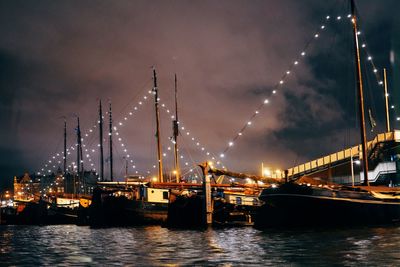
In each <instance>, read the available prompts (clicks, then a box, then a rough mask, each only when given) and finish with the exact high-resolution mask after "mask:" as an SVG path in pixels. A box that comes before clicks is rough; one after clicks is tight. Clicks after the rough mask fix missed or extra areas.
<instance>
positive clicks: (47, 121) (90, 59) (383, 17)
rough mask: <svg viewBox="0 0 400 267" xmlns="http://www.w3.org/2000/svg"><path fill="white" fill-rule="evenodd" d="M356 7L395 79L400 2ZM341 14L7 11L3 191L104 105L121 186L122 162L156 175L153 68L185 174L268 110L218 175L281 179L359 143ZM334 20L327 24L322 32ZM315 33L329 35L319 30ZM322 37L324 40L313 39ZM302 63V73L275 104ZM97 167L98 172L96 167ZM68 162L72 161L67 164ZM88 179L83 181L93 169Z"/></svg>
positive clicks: (144, 8) (88, 7)
mask: <svg viewBox="0 0 400 267" xmlns="http://www.w3.org/2000/svg"><path fill="white" fill-rule="evenodd" d="M358 2H359V3H358ZM357 4H358V11H359V13H360V16H361V17H360V24H361V25H360V30H361V35H360V38H365V39H366V44H367V48H368V51H369V52H370V54H371V55H372V57H373V61H374V64H375V65H376V67H377V69H378V71H379V72H381V70H382V68H383V67H387V68H388V71H389V75H392V72H393V71H396V72H397V74H398V73H400V72H399V69H398V66H397V58H398V54H397V53H399V52H400V49H399V47H400V44H399V43H400V40H399V39H398V37H396V36H399V34H400V27H399V26H398V25H399V19H398V18H397V17H395V15H397V14H396V13H395V12H396V11H397V10H399V8H400V2H399V1H396V0H392V1H390V0H384V1H373V0H363V1H357ZM348 13H349V2H348V1H345V0H340V1H333V0H330V1H318V0H313V1H311V0H307V1H294V0H291V1H289V0H284V1H283V0H264V1H41V0H40V1H11V0H10V1H4V0H1V1H0V36H1V37H0V123H1V126H2V127H1V128H2V129H1V132H0V140H1V141H0V191H1V190H2V189H3V188H4V187H5V186H11V182H12V178H13V176H14V175H21V174H23V173H24V172H25V171H28V172H30V173H32V172H37V171H38V170H40V169H41V168H42V166H43V165H44V164H45V163H46V162H47V161H48V160H49V159H50V160H51V156H53V155H55V154H56V153H60V152H61V151H62V149H63V148H62V146H63V122H64V119H63V117H66V118H67V123H68V146H71V145H73V144H74V143H75V141H76V137H75V130H74V129H75V127H76V117H75V116H76V115H79V116H80V118H81V128H82V132H83V133H85V132H88V131H89V128H91V127H92V126H93V125H95V124H96V122H97V120H98V118H97V116H98V111H97V105H98V101H99V99H102V100H103V103H104V104H105V106H104V107H103V108H104V110H106V109H107V108H108V107H107V104H108V101H111V102H112V105H113V115H114V121H115V123H116V126H117V127H118V128H119V131H118V132H119V136H118V137H117V136H115V139H114V142H115V147H114V150H115V162H116V163H115V164H116V166H115V176H117V177H120V179H122V177H123V175H124V167H123V162H124V159H123V157H124V156H125V154H126V153H125V152H124V151H123V149H124V148H126V149H127V151H128V153H129V154H130V156H131V157H130V159H132V160H133V161H134V162H133V163H130V164H129V173H132V174H134V173H135V171H136V170H137V171H138V173H140V174H147V171H150V173H151V174H152V175H153V174H156V169H154V168H153V165H155V164H156V145H155V137H154V134H155V126H154V125H155V117H154V112H153V110H154V106H153V102H152V99H151V100H149V99H147V100H146V99H144V98H143V96H145V95H146V96H147V97H151V95H149V94H148V91H149V90H151V88H152V68H151V67H152V66H155V67H156V69H157V72H158V75H159V81H158V83H159V84H158V85H159V94H160V98H161V102H162V103H164V104H165V105H167V106H168V108H170V109H171V111H173V109H172V107H173V105H174V102H173V101H174V94H173V90H174V80H173V79H174V78H173V77H174V73H176V74H177V76H178V89H179V92H178V98H179V108H180V114H179V117H180V121H181V123H182V125H183V126H184V127H185V130H182V131H181V132H182V136H181V137H180V141H182V142H181V144H180V145H181V149H180V152H181V154H182V155H183V156H184V159H182V160H181V165H184V166H185V163H186V162H188V165H187V166H185V167H186V170H188V169H189V168H190V167H192V166H194V165H195V164H196V163H200V162H202V161H204V160H206V158H207V157H206V156H205V152H204V151H209V152H211V153H212V154H214V155H216V156H218V155H220V154H221V153H222V152H223V151H224V150H225V148H226V147H227V146H228V143H229V142H230V141H231V140H232V139H233V138H234V137H235V135H236V134H237V133H238V132H239V131H240V129H241V128H242V127H243V126H244V125H245V124H246V122H247V121H248V120H249V118H250V117H251V115H252V114H253V113H254V112H255V111H256V109H257V107H258V106H260V104H262V103H263V101H264V99H266V98H268V99H269V101H270V102H269V103H268V104H267V105H265V106H264V108H263V109H262V110H260V113H259V114H258V115H257V116H256V117H255V118H254V119H252V120H251V122H252V124H251V125H249V127H248V128H247V129H246V130H245V131H244V132H243V135H242V136H240V137H239V138H238V139H237V140H236V141H235V142H234V145H233V146H232V147H230V148H229V150H228V151H227V152H226V153H225V157H224V158H223V160H222V161H223V164H224V165H225V166H226V167H227V168H228V169H230V170H232V171H242V172H252V173H258V172H259V169H260V166H261V162H264V164H265V165H268V166H271V167H273V168H287V167H291V166H293V165H295V164H297V163H301V162H304V161H306V160H309V159H313V158H315V157H319V156H322V155H324V154H327V153H332V152H335V151H336V150H338V149H342V148H344V147H347V146H350V145H354V144H356V143H358V140H359V138H358V131H359V130H358V128H357V114H356V106H355V104H356V100H355V82H354V77H355V75H354V69H353V64H354V63H353V62H354V58H353V51H352V50H353V44H352V36H351V31H352V29H351V24H350V22H349V19H347V17H346V16H347V14H348ZM328 14H329V15H331V20H329V21H326V19H325V17H326V16H327V15H328ZM339 15H340V16H342V17H343V18H342V19H341V20H337V16H339ZM321 25H325V26H326V28H325V29H324V30H320V26H321ZM317 31H319V32H320V33H319V37H318V38H314V34H315V33H316V32H317ZM396 38H397V39H396ZM310 40H313V41H312V42H311V44H310V45H309V47H308V49H307V52H306V56H305V57H301V56H300V53H301V52H302V51H303V48H304V47H305V46H306V44H307V43H308V42H309V41H310ZM361 55H362V59H363V67H365V74H364V78H365V83H366V84H365V87H366V88H365V98H366V102H367V103H366V104H367V110H368V109H371V112H372V114H373V116H374V118H375V120H376V122H377V127H376V128H375V130H374V132H373V133H371V132H369V133H368V135H369V136H370V137H371V136H373V135H374V134H376V133H377V132H383V131H384V129H385V125H384V106H383V93H382V87H379V86H377V80H376V78H375V76H374V75H373V68H371V64H370V63H369V62H368V61H366V58H367V55H366V53H365V50H363V51H362V53H361ZM298 58H300V60H299V64H298V65H296V66H294V67H293V69H292V71H291V73H290V75H289V76H288V78H287V79H285V81H284V84H283V85H281V86H279V87H278V90H277V93H276V94H274V95H272V91H273V90H274V89H275V88H274V86H275V85H276V84H277V83H279V81H280V79H281V77H282V76H283V75H284V74H285V72H286V71H287V70H288V69H289V68H290V66H291V65H293V62H294V61H295V60H296V59H298ZM395 79H396V78H395V77H394V78H393V76H390V81H389V82H390V83H389V84H390V86H391V87H390V90H392V91H391V100H390V101H391V105H395V109H392V110H391V114H392V122H393V124H394V126H396V127H397V128H398V127H399V124H398V123H395V120H396V118H395V117H396V115H397V114H399V115H400V109H398V111H397V106H396V104H398V105H400V103H398V101H397V99H398V98H399V97H400V93H397V92H396V90H398V89H397V88H396V87H395V86H396V85H397V86H399V85H400V83H396V80H395ZM397 79H398V78H397ZM396 95H397V96H399V97H394V96H396ZM139 101H141V102H143V103H142V105H139ZM396 101H397V102H396ZM135 106H137V107H138V110H137V111H133V109H134V107H135ZM129 112H133V115H132V116H130V115H129ZM160 113H161V115H162V121H161V126H162V133H161V134H162V143H163V151H164V152H165V153H166V157H165V160H166V162H165V171H166V172H168V171H171V169H172V168H173V164H172V157H173V154H172V150H168V147H172V144H171V142H170V141H169V137H170V136H171V135H172V133H171V128H172V125H171V124H172V123H171V119H170V116H171V114H167V112H166V110H165V109H162V110H161V111H160ZM124 117H127V118H128V120H124ZM106 121H107V120H106ZM119 122H122V123H123V126H119V125H118V123H119ZM368 131H370V128H368ZM187 132H190V134H189V135H187ZM192 136H194V137H195V141H194V142H193V141H192V140H191V138H192ZM117 138H122V142H123V144H124V147H122V146H121V143H120V142H119V141H118V140H117ZM97 139H98V133H97V132H93V133H91V134H90V135H89V136H88V137H87V138H86V137H85V138H84V142H85V144H86V147H87V148H89V150H91V149H96V150H97V149H98V148H97V143H98V141H97ZM197 142H199V143H200V144H199V145H198V146H197V145H196V143H197ZM105 144H106V145H107V143H105ZM201 147H204V151H201ZM85 154H86V153H85ZM91 155H92V156H91V157H92V161H93V162H94V164H95V167H96V168H98V165H99V164H98V162H99V160H98V154H97V153H91ZM106 157H107V153H106ZM75 160H76V159H75V153H73V158H72V157H71V158H69V159H68V161H69V162H71V161H75ZM52 165H53V164H52ZM133 165H135V169H134V168H133V167H132V166H133ZM57 166H58V164H57ZM85 166H87V168H89V167H90V166H88V162H87V161H85ZM52 169H53V168H52ZM106 175H108V174H106Z"/></svg>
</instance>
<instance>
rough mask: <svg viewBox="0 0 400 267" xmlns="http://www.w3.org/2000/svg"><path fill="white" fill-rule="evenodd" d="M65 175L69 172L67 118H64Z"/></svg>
mask: <svg viewBox="0 0 400 267" xmlns="http://www.w3.org/2000/svg"><path fill="white" fill-rule="evenodd" d="M63 160H64V177H65V175H66V174H67V119H66V118H64V156H63Z"/></svg>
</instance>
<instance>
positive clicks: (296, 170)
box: [288, 130, 400, 177]
mask: <svg viewBox="0 0 400 267" xmlns="http://www.w3.org/2000/svg"><path fill="white" fill-rule="evenodd" d="M388 141H395V142H400V130H394V131H392V132H387V133H381V134H378V135H377V136H376V137H375V138H374V139H373V140H372V141H369V142H368V143H367V151H370V150H371V149H373V148H374V147H375V145H376V144H377V143H381V142H388ZM351 157H353V158H358V159H362V153H361V145H358V146H353V147H351V148H348V149H344V150H341V151H339V152H336V153H333V154H330V155H327V156H324V157H321V158H318V159H315V160H312V161H309V162H306V163H303V164H300V165H297V166H294V167H292V168H289V169H288V176H289V177H293V176H300V175H304V174H306V173H310V172H312V171H314V170H318V169H323V168H327V167H328V166H334V165H336V164H339V163H341V162H343V161H346V160H349V159H350V158H351Z"/></svg>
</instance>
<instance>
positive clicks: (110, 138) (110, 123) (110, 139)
mask: <svg viewBox="0 0 400 267" xmlns="http://www.w3.org/2000/svg"><path fill="white" fill-rule="evenodd" d="M108 114H109V117H108V118H109V132H108V137H109V156H110V181H111V182H112V181H113V180H114V178H113V151H112V112H111V101H110V110H109V112H108Z"/></svg>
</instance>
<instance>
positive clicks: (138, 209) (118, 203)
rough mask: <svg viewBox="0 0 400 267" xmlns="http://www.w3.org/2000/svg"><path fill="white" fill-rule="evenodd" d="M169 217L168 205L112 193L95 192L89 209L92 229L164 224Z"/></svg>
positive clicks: (99, 190)
mask: <svg viewBox="0 0 400 267" xmlns="http://www.w3.org/2000/svg"><path fill="white" fill-rule="evenodd" d="M167 216H168V203H166V204H164V203H152V202H146V201H142V200H138V199H128V198H127V197H125V196H114V195H113V194H112V191H107V190H105V191H103V190H101V189H97V190H95V192H94V194H93V202H92V205H91V206H90V208H89V225H90V226H92V227H109V226H130V225H142V224H163V223H164V222H165V221H166V220H167Z"/></svg>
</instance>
